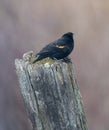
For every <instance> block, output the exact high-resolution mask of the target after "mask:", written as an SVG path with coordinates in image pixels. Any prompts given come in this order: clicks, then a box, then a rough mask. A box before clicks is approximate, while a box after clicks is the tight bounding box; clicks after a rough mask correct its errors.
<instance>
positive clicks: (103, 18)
mask: <svg viewBox="0 0 109 130" xmlns="http://www.w3.org/2000/svg"><path fill="white" fill-rule="evenodd" d="M68 31H72V32H74V34H75V35H74V38H75V49H74V51H73V53H72V54H71V58H72V60H73V62H74V64H75V69H76V70H75V71H76V74H77V79H78V82H79V86H80V90H81V94H82V97H83V101H84V107H85V111H86V117H87V120H88V125H89V128H90V130H108V129H109V94H108V93H109V0H104V1H103V0H58V1H56V0H45V1H44V0H34V1H33V0H31V1H30V0H0V130H31V127H30V123H29V121H28V120H27V115H26V112H25V108H24V104H23V101H22V96H21V94H20V90H19V85H18V80H17V76H16V73H15V66H14V60H15V58H21V57H22V55H23V53H25V52H27V51H30V50H33V51H34V52H37V51H38V50H39V49H41V48H42V47H43V46H44V45H46V44H47V43H49V42H51V41H53V40H55V39H57V38H58V37H60V36H61V35H62V34H64V33H66V32H68Z"/></svg>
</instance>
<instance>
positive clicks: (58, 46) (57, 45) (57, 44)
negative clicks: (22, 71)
mask: <svg viewBox="0 0 109 130" xmlns="http://www.w3.org/2000/svg"><path fill="white" fill-rule="evenodd" d="M63 48H66V42H65V41H64V40H63V39H62V38H60V39H58V40H56V41H54V42H51V43H50V44H48V45H47V46H45V47H44V48H43V49H42V50H41V51H40V52H39V53H37V54H36V55H40V54H47V53H48V52H49V53H50V51H52V53H53V52H55V51H57V52H58V51H59V52H60V51H61V50H62V49H63Z"/></svg>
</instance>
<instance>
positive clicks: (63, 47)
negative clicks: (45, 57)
mask: <svg viewBox="0 0 109 130" xmlns="http://www.w3.org/2000/svg"><path fill="white" fill-rule="evenodd" d="M56 47H58V48H61V49H63V48H66V47H67V46H59V45H56Z"/></svg>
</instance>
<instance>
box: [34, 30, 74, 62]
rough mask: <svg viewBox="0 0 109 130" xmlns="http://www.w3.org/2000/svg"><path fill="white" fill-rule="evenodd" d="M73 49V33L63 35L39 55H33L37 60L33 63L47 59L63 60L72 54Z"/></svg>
mask: <svg viewBox="0 0 109 130" xmlns="http://www.w3.org/2000/svg"><path fill="white" fill-rule="evenodd" d="M73 48H74V40H73V33H72V32H68V33H65V34H64V35H63V36H62V37H61V38H59V39H58V40H56V41H53V42H51V43H49V44H48V45H47V46H45V47H44V48H43V49H42V50H41V51H40V52H39V53H37V54H36V55H35V56H36V57H37V58H36V60H35V61H34V62H33V63H35V62H37V61H39V60H42V59H44V58H47V57H50V58H52V59H57V60H59V59H64V58H66V57H67V56H68V55H69V54H70V53H71V52H72V50H73Z"/></svg>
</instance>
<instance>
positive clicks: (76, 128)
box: [15, 54, 88, 130]
mask: <svg viewBox="0 0 109 130" xmlns="http://www.w3.org/2000/svg"><path fill="white" fill-rule="evenodd" d="M27 55H28V56H30V55H29V54H27ZM28 56H26V57H28ZM30 57H31V56H30ZM30 57H29V58H30ZM27 59H28V58H27ZM42 61H43V62H42ZM42 61H40V62H38V63H36V64H31V63H29V61H26V60H25V58H24V59H16V60H15V65H16V70H17V75H18V79H19V83H20V88H21V93H22V95H23V98H24V102H25V105H26V110H27V113H28V116H29V119H30V121H31V123H32V127H33V130H88V128H87V122H86V118H85V113H84V110H83V104H82V98H81V95H80V91H79V88H78V84H77V81H76V78H75V73H74V69H73V65H72V63H65V62H63V61H51V60H49V59H47V61H46V60H42Z"/></svg>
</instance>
